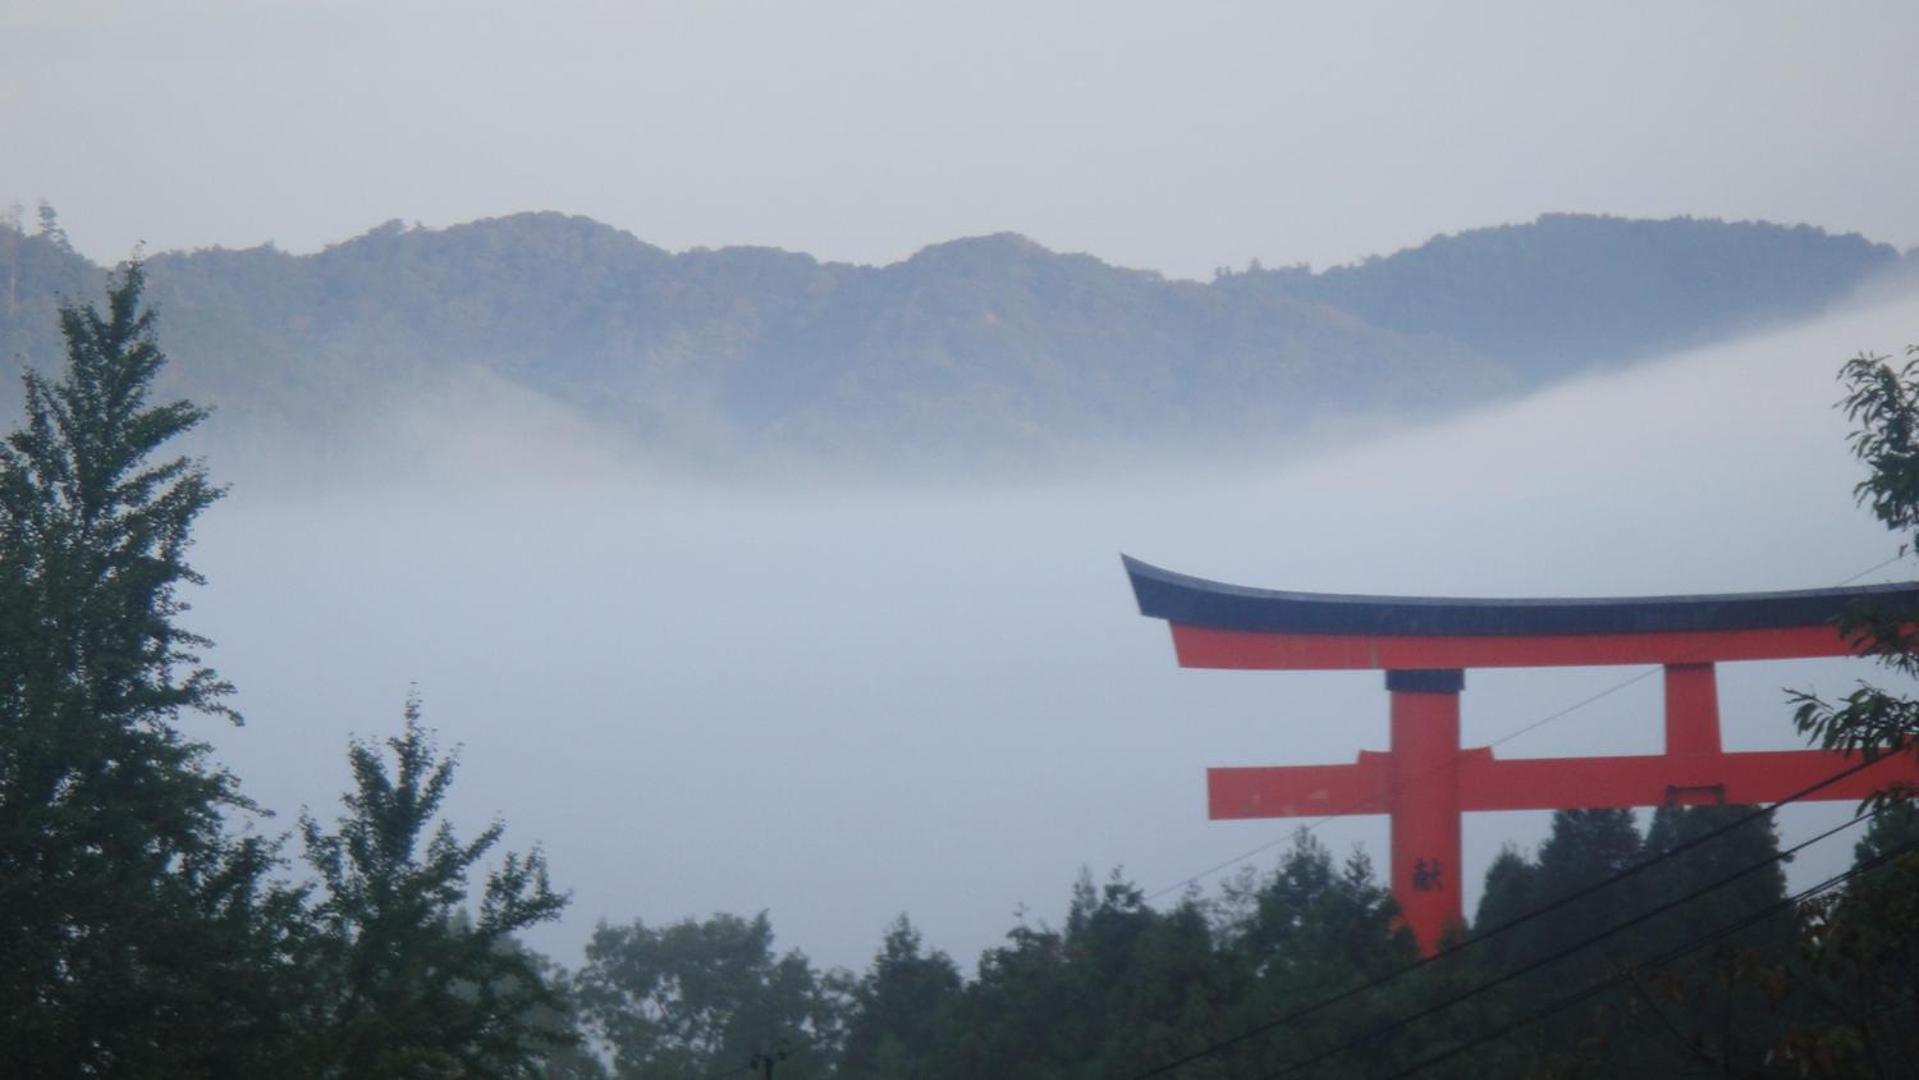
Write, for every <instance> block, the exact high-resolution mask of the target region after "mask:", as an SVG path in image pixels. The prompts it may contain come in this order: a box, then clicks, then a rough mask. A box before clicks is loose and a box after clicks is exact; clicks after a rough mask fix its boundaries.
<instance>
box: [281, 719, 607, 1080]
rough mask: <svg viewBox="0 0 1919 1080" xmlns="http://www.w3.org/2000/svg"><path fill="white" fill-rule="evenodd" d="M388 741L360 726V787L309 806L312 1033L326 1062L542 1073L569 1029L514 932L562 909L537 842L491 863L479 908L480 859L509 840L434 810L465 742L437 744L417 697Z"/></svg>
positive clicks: (434, 1071)
mask: <svg viewBox="0 0 1919 1080" xmlns="http://www.w3.org/2000/svg"><path fill="white" fill-rule="evenodd" d="M386 750H387V751H388V753H390V754H391V756H392V768H391V769H389V768H388V764H387V761H386V759H385V758H384V757H383V756H382V754H381V752H380V748H379V746H377V745H376V744H373V743H370V742H359V741H356V742H354V743H353V744H352V746H351V748H350V749H349V750H348V753H347V758H348V761H349V763H350V764H351V766H352V770H353V784H354V786H353V790H351V791H349V792H348V793H347V794H346V795H344V796H342V797H341V802H342V804H343V805H344V806H345V808H346V813H345V814H343V815H341V817H340V819H339V822H338V828H337V831H334V832H327V831H325V830H323V829H322V828H321V826H320V823H319V822H318V821H316V820H315V819H314V818H313V817H312V816H311V815H303V816H302V817H301V821H300V832H301V835H302V838H303V839H304V841H305V844H306V858H307V862H309V863H310V864H311V865H312V866H313V869H314V870H315V871H316V872H317V873H318V875H319V878H320V883H321V888H322V891H323V896H322V897H321V899H320V902H319V903H318V905H317V907H316V908H315V912H314V914H315V917H316V918H317V920H318V924H319V932H318V936H317V939H316V941H315V942H314V943H313V948H312V956H311V958H310V962H311V963H312V965H313V966H314V968H315V969H316V970H317V972H318V973H319V978H320V981H321V983H322V985H323V988H324V989H323V992H322V993H321V995H320V1002H321V1004H320V1006H319V1008H318V1014H317V1015H316V1016H314V1017H313V1018H312V1019H311V1022H310V1025H309V1033H310V1035H311V1036H312V1040H313V1041H312V1043H311V1044H310V1046H309V1048H308V1052H309V1054H310V1056H311V1059H312V1060H314V1061H316V1062H319V1063H320V1069H319V1072H320V1074H321V1075H327V1076H345V1077H356V1076H383V1077H437V1076H536V1075H540V1071H541V1069H542V1067H543V1065H544V1063H545V1059H546V1057H547V1056H548V1055H549V1054H551V1053H554V1052H557V1051H561V1050H564V1049H565V1048H566V1047H567V1046H568V1045H569V1044H570V1042H571V1039H570V1038H569V1037H568V1034H567V1032H566V1031H565V1030H564V1027H563V1026H562V1025H556V1024H554V1023H552V1022H551V1019H550V1018H551V1016H552V1014H553V1012H554V1011H555V1010H558V1011H561V1012H564V1010H565V1009H566V1007H567V1005H566V1002H565V1000H564V999H563V998H562V997H561V995H560V994H559V993H558V990H557V988H556V986H555V985H554V982H553V980H552V978H551V977H550V975H549V974H548V973H546V972H543V971H542V969H541V965H540V964H539V963H538V960H537V957H535V956H533V955H532V954H531V953H528V952H527V951H525V950H524V949H521V948H519V947H518V945H517V943H516V942H515V941H514V940H513V936H512V935H514V934H516V933H518V932H520V931H522V930H525V929H526V928H528V927H531V926H535V925H537V924H539V923H542V922H546V921H548V920H551V919H554V918H557V917H558V916H559V913H560V910H561V909H562V908H563V907H565V905H566V898H565V897H564V896H562V895H560V894H558V893H555V892H554V891H553V890H552V887H551V886H550V884H549V883H548V880H547V867H546V860H545V858H544V857H543V856H542V855H541V853H540V852H539V850H538V849H537V848H536V849H534V850H533V851H532V852H531V853H529V854H527V855H520V854H517V853H508V854H507V855H505V856H504V858H503V859H502V860H501V862H500V865H499V866H498V867H497V868H495V869H493V870H492V871H490V872H489V873H488V874H487V878H486V884H485V886H484V888H483V889H482V891H481V895H480V903H479V909H478V912H477V914H469V913H468V911H467V908H466V901H467V898H468V889H469V886H468V882H467V878H468V875H469V874H470V873H471V872H472V871H473V870H474V868H475V867H476V866H477V865H478V864H479V863H480V861H481V860H482V859H484V858H485V857H486V856H487V854H488V852H490V851H491V850H492V849H493V848H494V846H495V845H497V844H498V843H499V841H500V838H501V835H502V832H503V826H501V825H500V824H499V823H498V822H495V823H494V824H492V825H490V826H488V827H487V828H486V829H485V830H484V831H482V832H481V833H480V835H479V836H478V837H477V838H475V839H474V840H472V841H470V842H465V843H462V842H461V841H460V840H458V839H457V838H456V837H455V835H454V833H453V828H452V826H451V824H450V823H448V822H445V821H440V822H438V824H437V827H436V826H435V820H436V818H437V816H438V814H439V811H440V805H441V803H442V801H443V800H444V799H445V797H446V792H447V789H448V787H449V786H450V785H451V784H452V782H453V772H454V767H455V764H456V758H455V756H453V755H447V756H441V754H440V753H439V751H438V750H437V748H436V746H435V744H434V741H433V737H432V735H431V733H430V732H428V731H427V730H426V729H425V728H424V727H422V726H421V724H420V705H419V702H418V700H417V699H409V700H408V702H407V705H406V710H405V728H404V730H403V731H402V732H401V734H399V735H397V736H394V737H392V738H389V739H388V740H386Z"/></svg>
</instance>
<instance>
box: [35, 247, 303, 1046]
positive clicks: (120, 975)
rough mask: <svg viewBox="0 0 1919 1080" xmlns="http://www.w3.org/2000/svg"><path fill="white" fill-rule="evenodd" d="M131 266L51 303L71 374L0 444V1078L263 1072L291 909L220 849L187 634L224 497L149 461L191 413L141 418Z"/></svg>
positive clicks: (222, 703) (221, 809) (147, 325)
mask: <svg viewBox="0 0 1919 1080" xmlns="http://www.w3.org/2000/svg"><path fill="white" fill-rule="evenodd" d="M142 285H143V276H142V273H141V268H140V266H139V265H138V264H137V263H136V264H133V265H130V266H128V267H126V268H124V269H123V270H122V271H121V273H120V274H119V275H118V278H117V280H116V281H115V282H114V283H113V284H112V287H111V289H110V292H109V295H108V305H107V312H106V314H105V315H101V314H100V313H99V312H97V311H96V310H95V309H94V308H93V307H91V306H86V307H74V306H67V307H64V308H62V310H61V313H60V322H61V330H62V332H63V334H64V335H65V338H66V345H67V366H66V370H65V372H64V373H63V374H62V376H61V377H60V379H59V380H58V381H49V380H48V379H47V378H46V377H45V376H43V375H41V374H39V373H37V372H32V371H29V372H28V373H27V374H26V376H25V383H26V412H27V417H26V426H25V427H24V428H23V429H21V430H18V431H15V432H14V433H12V434H11V435H10V436H8V437H7V439H6V440H5V442H4V444H0V1030H4V1031H5V1032H6V1038H4V1039H0V1073H5V1074H7V1075H18V1076H29V1075H31V1076H48V1075H72V1074H81V1073H89V1072H101V1071H115V1072H120V1073H123V1074H132V1075H159V1074H173V1073H179V1072H188V1071H198V1070H215V1071H217V1070H218V1069H220V1068H232V1067H240V1066H241V1065H242V1064H248V1065H251V1066H258V1065H260V1064H261V1063H262V1059H260V1058H257V1057H252V1056H250V1055H253V1054H256V1053H270V1052H271V1051H270V1047H272V1046H275V1045H279V1044H280V1043H281V1042H282V1041H283V1040H281V1039H279V1038H278V1037H277V1033H278V1031H279V1025H280V1024H281V1023H282V1022H283V1021H284V1020H285V1016H284V1014H283V1013H282V1012H281V1011H280V1009H279V1007H278V1006H277V1005H276V1004H275V1002H276V1001H277V1000H278V999H279V997H280V990H282V989H284V984H282V983H281V982H279V981H278V973H279V972H280V971H281V966H280V963H279V961H280V960H281V959H282V958H283V956H284V948H285V945H286V941H285V935H286V934H287V933H290V932H291V928H292V926H293V925H294V923H295V922H296V920H295V919H294V918H293V913H294V912H295V911H296V910H297V908H298V903H297V897H294V896H292V895H290V894H287V893H285V892H283V891H279V890H276V889H274V888H272V887H270V886H268V885H267V884H266V875H267V874H268V873H269V872H270V871H271V869H272V867H273V865H274V862H275V857H274V853H273V851H272V849H271V847H270V846H268V845H266V844H264V843H263V842H261V841H258V840H252V839H249V840H242V841H233V840H230V839H229V838H228V837H227V836H226V834H225V831H224V829H223V815H224V814H226V813H228V812H240V813H244V812H245V811H247V810H248V809H249V806H248V803H247V801H246V800H245V798H244V797H242V795H241V794H240V791H239V787H238V784H237V782H236V781H235V779H234V778H233V777H232V776H231V775H230V774H229V773H227V772H225V771H224V770H221V769H220V768H218V767H217V766H215V765H214V764H213V763H212V762H211V761H210V759H209V756H208V748H207V747H206V746H205V745H204V744H203V743H200V742H197V741H194V740H191V739H189V738H187V737H186V736H185V735H184V734H183V733H182V732H181V730H180V728H179V723H180V722H181V720H182V718H183V717H184V716H186V715H188V714H201V715H209V716H213V717H221V718H226V719H229V720H232V721H234V722H236V723H237V722H238V720H239V717H238V715H237V714H236V713H235V712H234V711H233V710H232V709H231V708H230V707H229V706H228V704H227V696H228V694H229V693H230V691H231V688H230V687H229V686H228V685H227V684H226V683H225V682H224V681H223V680H221V679H220V677H219V676H218V675H216V674H215V673H214V672H213V671H212V670H211V669H209V668H207V667H205V666H203V665H202V664H201V663H200V661H199V659H198V656H197V653H198V651H199V650H200V649H202V648H203V647H205V646H206V645H207V642H206V641H205V640H203V639H201V638H199V637H198V636H196V635H194V634H192V633H191V632H189V631H187V630H185V629H184V628H182V627H181V626H180V625H179V624H178V621H177V620H178V618H179V616H180V615H181V614H182V613H184V612H185V611H186V604H185V602H184V601H183V600H182V599H181V597H180V595H179V590H180V588H181V587H182V586H184V585H189V584H197V583H199V581H200V578H199V576H198V575H197V574H195V572H194V571H193V570H192V568H191V567H190V566H189V565H188V564H187V562H186V558H185V556H186V551H187V547H188V545H189V543H190V541H191V534H192V528H193V525H194V523H195V521H196V520H197V519H198V518H199V516H200V514H201V513H202V512H203V511H205V510H206V509H207V508H208V507H209V506H211V505H212V504H213V502H214V501H215V500H216V499H218V498H219V496H220V490H219V489H218V488H216V487H214V486H213V485H212V484H211V483H210V482H209V481H208V479H207V476H206V472H205V470H204V468H203V467H202V466H201V465H200V464H199V463H198V462H196V461H192V460H190V459H187V458H180V457H176V458H172V459H170V460H164V461H158V462H156V461H155V460H153V458H154V455H155V454H156V453H158V452H159V451H160V450H161V448H162V447H163V446H164V445H165V444H166V443H167V442H169V441H170V440H172V439H174V438H176V437H177V436H179V435H181V434H182V433H184V432H186V431H188V430H189V429H191V428H193V427H194V426H195V425H197V424H198V423H200V421H201V420H202V419H204V418H205V416H206V412H205V411H204V410H202V409H200V408H199V407H197V406H195V405H192V404H190V403H188V402H184V401H181V402H173V403H170V404H163V405H153V404H150V403H149V401H148V396H149V393H150V391H151V388H152V385H153V381H154V378H155V376H156V375H157V374H158V373H159V371H160V369H161V367H162V365H163V364H164V363H165V357H164V355H163V354H162V353H161V351H160V349H159V347H158V345H157V344H156V343H155V340H154V332H153V327H154V316H153V314H152V313H151V312H150V311H145V310H143V309H142V306H141V288H142Z"/></svg>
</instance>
